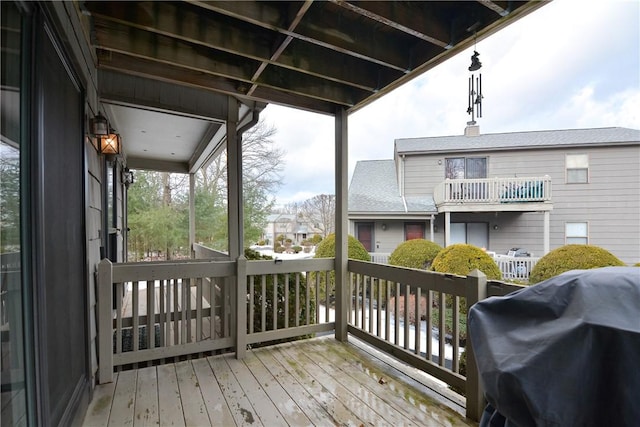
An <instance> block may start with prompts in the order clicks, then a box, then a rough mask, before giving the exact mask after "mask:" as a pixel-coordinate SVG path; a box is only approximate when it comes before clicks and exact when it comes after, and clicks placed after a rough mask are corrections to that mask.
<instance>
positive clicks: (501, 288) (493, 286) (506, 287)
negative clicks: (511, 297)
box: [487, 280, 526, 297]
mask: <svg viewBox="0 0 640 427" xmlns="http://www.w3.org/2000/svg"><path fill="white" fill-rule="evenodd" d="M524 288H526V286H522V285H515V284H513V283H506V282H501V281H499V280H488V281H487V296H488V297H502V296H505V295H507V294H510V293H511V292H515V291H519V290H522V289H524Z"/></svg>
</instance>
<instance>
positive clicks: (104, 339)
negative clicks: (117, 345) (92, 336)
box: [97, 258, 113, 384]
mask: <svg viewBox="0 0 640 427" xmlns="http://www.w3.org/2000/svg"><path fill="white" fill-rule="evenodd" d="M111 267H112V266H111V261H109V260H108V259H106V258H105V259H103V260H102V261H100V262H99V263H98V280H97V283H98V363H99V365H98V366H99V368H98V381H99V382H100V384H105V383H110V382H113V308H112V305H113V272H112V270H111Z"/></svg>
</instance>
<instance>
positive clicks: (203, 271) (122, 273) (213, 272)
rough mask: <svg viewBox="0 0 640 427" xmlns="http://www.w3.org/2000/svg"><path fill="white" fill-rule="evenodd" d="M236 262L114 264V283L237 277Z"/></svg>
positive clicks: (200, 261)
mask: <svg viewBox="0 0 640 427" xmlns="http://www.w3.org/2000/svg"><path fill="white" fill-rule="evenodd" d="M235 266H236V263H235V261H208V260H191V261H188V262H164V263H146V262H139V263H122V264H113V282H114V283H119V282H129V281H136V280H161V279H181V278H187V277H224V276H233V275H235V268H236V267H235Z"/></svg>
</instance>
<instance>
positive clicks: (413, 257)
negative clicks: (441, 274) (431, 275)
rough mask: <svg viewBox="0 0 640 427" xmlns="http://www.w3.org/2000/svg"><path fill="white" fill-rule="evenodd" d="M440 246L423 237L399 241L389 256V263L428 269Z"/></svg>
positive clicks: (440, 248)
mask: <svg viewBox="0 0 640 427" xmlns="http://www.w3.org/2000/svg"><path fill="white" fill-rule="evenodd" d="M441 250H442V246H440V245H439V244H437V243H434V242H432V241H430V240H425V239H413V240H407V241H406V242H403V243H400V244H399V245H398V247H397V248H396V249H395V250H394V251H393V252H392V253H391V255H390V256H389V264H391V265H397V266H400V267H409V268H418V269H421V270H429V269H430V268H431V263H432V262H433V259H434V258H435V257H436V255H438V253H439V252H440V251H441Z"/></svg>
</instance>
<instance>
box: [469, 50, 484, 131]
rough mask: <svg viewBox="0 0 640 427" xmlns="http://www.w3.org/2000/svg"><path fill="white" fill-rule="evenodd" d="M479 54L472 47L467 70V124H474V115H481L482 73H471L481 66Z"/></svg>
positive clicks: (479, 116)
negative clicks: (468, 115) (468, 117)
mask: <svg viewBox="0 0 640 427" xmlns="http://www.w3.org/2000/svg"><path fill="white" fill-rule="evenodd" d="M474 47H475V46H474ZM479 56H480V54H479V53H478V52H477V51H476V50H475V49H474V50H473V55H471V65H470V66H469V71H471V75H470V76H469V107H468V108H467V114H471V121H470V122H468V123H467V124H469V125H475V124H476V117H478V118H481V117H482V98H483V96H482V73H478V75H477V76H476V75H474V74H473V72H474V71H478V70H479V69H480V68H482V63H481V62H480V59H479V58H478V57H479Z"/></svg>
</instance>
